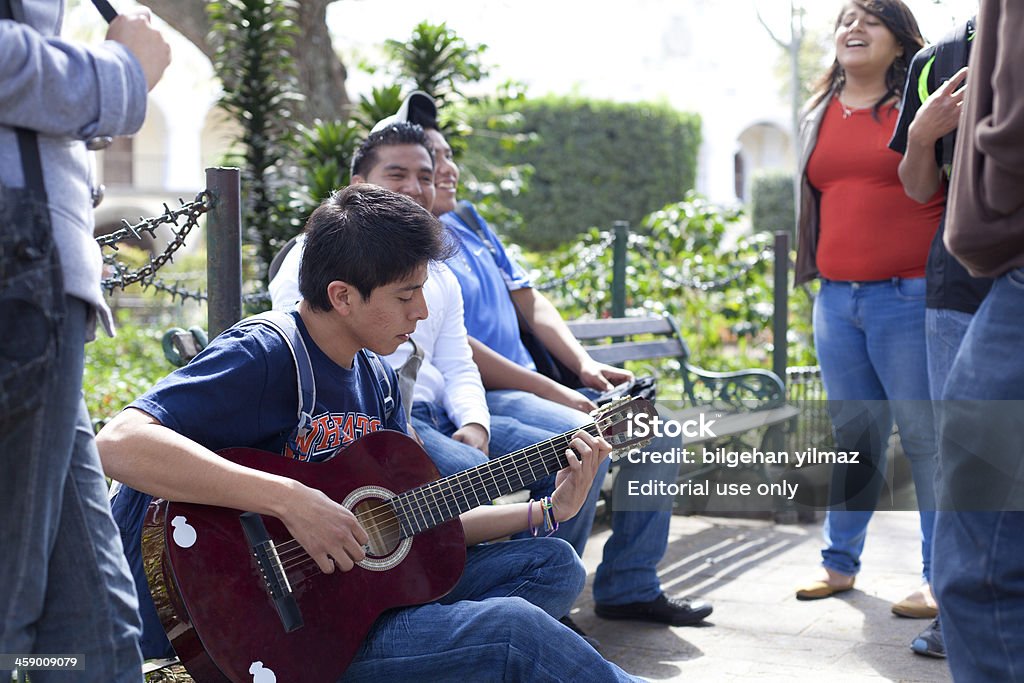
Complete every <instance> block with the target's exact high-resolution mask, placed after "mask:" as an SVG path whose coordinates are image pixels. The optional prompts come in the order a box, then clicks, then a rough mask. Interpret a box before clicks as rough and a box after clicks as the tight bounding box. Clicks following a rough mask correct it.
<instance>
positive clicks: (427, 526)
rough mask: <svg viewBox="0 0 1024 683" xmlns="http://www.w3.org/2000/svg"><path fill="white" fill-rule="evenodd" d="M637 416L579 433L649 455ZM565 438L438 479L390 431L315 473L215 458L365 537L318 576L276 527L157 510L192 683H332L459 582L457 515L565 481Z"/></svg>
mask: <svg viewBox="0 0 1024 683" xmlns="http://www.w3.org/2000/svg"><path fill="white" fill-rule="evenodd" d="M640 413H645V414H647V415H649V416H653V406H651V404H650V403H649V402H648V401H646V400H643V399H625V400H622V401H619V402H616V403H612V404H609V405H608V406H605V407H604V408H603V409H600V410H599V411H597V412H596V413H595V422H594V423H591V424H589V425H587V426H585V427H582V429H584V430H585V431H587V432H589V433H590V434H593V435H595V436H597V435H601V436H603V437H604V438H605V439H607V440H608V441H609V443H611V444H612V447H613V448H614V449H616V451H617V452H621V451H622V450H623V449H628V448H631V447H636V446H638V445H640V443H641V442H642V441H645V440H641V439H637V438H633V437H632V436H631V430H630V429H629V428H628V425H629V422H630V421H631V419H632V417H633V416H634V415H637V414H640ZM573 433H575V432H567V433H565V434H561V435H559V436H556V437H554V438H553V439H551V440H549V441H545V442H543V443H539V444H536V445H534V446H530V447H529V448H525V449H523V450H520V451H516V452H515V453H510V454H508V455H506V456H503V457H501V458H495V459H494V460H491V461H490V462H488V463H485V464H483V465H480V466H479V467H475V468H472V469H469V470H465V471H463V472H459V473H458V474H455V475H452V476H450V477H445V478H444V479H438V478H437V477H438V475H437V469H436V468H435V467H434V465H433V463H432V462H431V461H430V459H429V458H428V457H427V454H426V453H425V452H424V451H423V449H422V448H420V446H419V445H418V444H417V443H416V442H415V441H413V440H412V439H410V438H409V437H407V436H405V435H404V434H400V433H398V432H393V431H380V432H374V433H372V434H369V435H367V436H364V437H363V438H361V439H359V440H358V441H356V442H355V443H353V444H351V445H350V446H348V447H347V448H345V449H344V450H343V451H341V452H339V453H338V454H337V455H335V456H334V457H333V458H331V459H329V460H326V461H324V462H320V463H307V462H299V461H296V460H291V459H289V458H284V457H281V456H279V455H274V454H271V453H266V452H263V451H258V450H254V449H247V448H234V449H228V450H226V451H221V453H220V455H222V456H224V457H225V458H227V459H229V460H231V461H233V462H236V463H239V464H241V465H245V466H247V467H252V468H255V469H259V470H264V471H266V472H272V473H274V474H279V475H282V476H285V477H289V478H291V479H295V480H297V481H300V482H302V483H303V484H306V485H308V486H314V487H316V488H318V489H320V490H321V491H323V492H324V493H326V494H327V495H328V496H329V497H330V498H331V499H332V500H335V501H337V502H339V503H341V504H342V505H344V506H345V507H347V508H348V509H350V510H352V512H353V513H354V514H355V515H356V517H357V518H358V519H359V521H360V523H361V524H362V526H363V527H364V528H365V529H366V531H367V533H368V534H369V536H370V541H369V543H368V544H367V549H366V559H365V560H363V561H362V562H360V563H359V564H357V565H356V567H355V568H353V569H352V570H351V571H348V572H340V571H336V572H334V573H333V574H323V573H322V572H321V571H320V569H319V567H318V566H317V565H316V563H315V562H314V561H313V559H312V558H311V557H310V556H309V555H308V554H307V553H306V552H305V551H304V550H303V548H302V546H300V545H299V544H298V542H296V541H295V540H294V539H293V538H291V536H290V535H289V534H288V531H287V529H286V528H285V526H284V525H283V524H282V523H281V522H280V521H279V520H278V519H276V518H274V517H263V516H260V515H256V514H253V513H243V512H241V511H239V510H231V509H227V508H220V507H213V506H208V505H195V504H190V503H174V502H167V501H163V500H157V501H154V502H153V503H152V504H151V505H150V508H149V511H148V513H147V517H146V524H145V526H144V528H143V534H142V549H143V557H144V566H145V569H146V575H147V578H148V580H149V586H150V590H151V592H152V594H153V600H154V602H155V603H156V607H157V613H158V614H159V615H160V619H161V621H162V623H163V626H164V629H165V630H166V631H167V636H168V638H169V639H170V641H171V644H172V645H173V646H174V650H175V652H176V653H177V655H178V657H179V659H180V660H181V662H182V664H184V666H185V668H186V669H187V670H188V672H189V673H190V674H191V675H192V677H193V678H194V679H195V680H196V681H197V682H198V683H211V682H214V681H234V682H236V683H241V682H243V681H244V682H246V683H250V682H252V683H273V682H275V681H276V682H279V683H291V682H293V681H304V682H305V681H310V682H316V681H336V680H337V679H338V678H339V677H340V676H341V675H342V674H343V673H344V672H345V669H346V668H347V666H348V664H349V662H351V661H352V658H353V657H354V656H355V653H356V652H357V651H358V649H359V646H360V645H361V643H362V641H363V639H364V638H365V637H366V633H367V632H368V631H369V629H370V627H371V626H372V625H373V622H374V620H376V618H377V617H378V616H379V615H380V614H381V613H382V612H384V611H385V610H388V609H392V608H394V607H402V606H407V605H418V604H423V603H426V602H430V601H431V600H436V599H438V598H440V597H441V596H443V595H445V594H446V593H447V592H448V591H450V590H451V589H452V588H453V587H454V586H455V584H456V582H458V580H459V578H460V577H461V575H462V570H463V568H464V565H465V561H466V546H465V538H464V535H463V531H462V524H461V522H460V521H459V519H458V515H459V514H461V513H463V512H466V511H467V510H470V509H472V508H474V507H477V506H478V505H483V504H486V503H489V502H490V501H492V500H493V499H495V498H497V497H498V496H501V495H505V494H507V493H511V492H513V491H518V490H520V489H522V488H524V487H525V486H527V485H529V484H531V483H533V482H534V481H537V480H538V479H541V478H542V477H544V476H546V475H548V474H550V473H552V472H557V471H558V470H560V469H562V468H564V467H565V466H566V464H567V463H566V457H565V450H566V448H567V447H568V443H569V441H570V439H571V438H572V434H573ZM616 455H617V453H613V457H616Z"/></svg>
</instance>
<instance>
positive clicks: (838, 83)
mask: <svg viewBox="0 0 1024 683" xmlns="http://www.w3.org/2000/svg"><path fill="white" fill-rule="evenodd" d="M850 5H856V6H857V7H860V8H861V9H862V10H864V11H865V12H867V13H868V14H870V15H872V16H875V17H877V18H878V19H879V20H880V21H881V22H882V23H883V24H885V27H886V28H887V29H889V30H890V31H891V32H892V34H893V35H894V36H895V37H896V42H897V43H899V44H900V46H901V47H902V48H903V54H901V55H899V56H898V57H896V59H895V60H894V61H893V63H892V64H891V65H889V70H888V71H886V73H885V86H886V91H885V94H884V95H882V96H881V97H880V98H879V99H878V101H877V102H875V105H874V112H873V113H874V115H875V117H876V118H877V117H878V110H879V109H880V108H881V107H882V105H883V104H885V103H886V102H888V101H889V100H891V99H893V98H894V97H900V96H901V95H902V94H903V86H904V84H905V83H906V80H907V71H908V69H909V68H910V60H912V59H913V58H914V55H915V54H917V52H918V51H919V50H920V49H921V48H923V47H924V38H923V37H921V29H920V28H918V26H917V19H915V18H914V13H913V12H911V11H910V8H909V7H907V6H906V5H905V4H903V2H902V1H901V0H853V1H852V2H849V3H844V4H843V7H842V9H840V10H839V16H838V17H836V23H835V26H834V27H833V31H835V29H837V28H839V24H840V23H841V22H842V21H843V16H845V14H846V12H847V10H848V9H849V6H850ZM845 81H846V73H845V72H844V71H843V67H842V65H840V64H839V59H838V58H836V59H835V60H833V62H832V66H831V67H830V68H829V70H828V71H827V72H825V74H824V75H823V76H822V77H821V79H819V81H818V82H817V84H815V87H814V94H813V95H811V103H810V106H809V108H811V109H813V108H814V107H816V106H817V105H819V104H821V103H822V102H823V101H824V100H826V99H828V98H829V97H831V96H832V95H833V94H835V93H837V92H839V91H840V90H842V87H843V83H845Z"/></svg>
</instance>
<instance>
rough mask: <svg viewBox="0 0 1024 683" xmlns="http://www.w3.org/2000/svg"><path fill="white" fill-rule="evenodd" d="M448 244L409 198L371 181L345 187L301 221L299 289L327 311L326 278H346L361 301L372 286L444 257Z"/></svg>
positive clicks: (441, 229)
mask: <svg viewBox="0 0 1024 683" xmlns="http://www.w3.org/2000/svg"><path fill="white" fill-rule="evenodd" d="M454 246H455V245H454V244H453V243H452V241H451V238H450V237H449V236H448V231H447V230H446V229H445V228H444V227H443V226H442V225H441V223H440V221H438V220H437V219H436V218H435V217H434V216H433V215H432V214H431V213H430V212H429V211H427V210H426V209H424V208H423V207H422V206H420V205H419V204H417V203H416V202H414V201H413V200H412V199H409V198H408V197H406V196H405V195H400V194H398V193H396V192H391V191H390V190H386V189H384V188H383V187H378V186H377V185H369V184H357V185H349V186H348V187H346V188H344V189H343V190H340V191H338V192H334V193H332V194H331V196H330V197H328V198H327V199H325V200H324V202H323V203H322V204H320V206H319V207H317V209H316V210H315V211H314V212H313V214H312V215H311V216H310V217H309V220H308V221H306V245H305V248H304V250H303V253H302V261H301V262H300V264H299V292H301V293H302V297H303V298H304V299H305V300H306V301H307V302H309V305H310V306H311V307H312V308H313V310H319V311H329V310H330V309H331V303H330V300H329V299H328V296H327V286H328V285H329V284H330V283H331V282H334V281H335V280H342V281H344V282H347V283H348V284H350V285H352V286H353V287H355V288H356V289H357V290H358V291H359V293H360V295H362V297H363V300H366V299H369V298H370V294H371V293H372V292H373V290H374V289H376V288H378V287H381V286H384V285H387V284H390V283H392V282H397V281H399V280H402V279H403V278H406V277H408V276H409V275H411V274H412V273H413V272H414V271H415V270H416V269H417V268H418V267H420V266H422V265H424V264H426V263H428V262H430V261H444V260H446V259H448V258H450V257H451V256H452V254H453V253H454V251H455V249H454Z"/></svg>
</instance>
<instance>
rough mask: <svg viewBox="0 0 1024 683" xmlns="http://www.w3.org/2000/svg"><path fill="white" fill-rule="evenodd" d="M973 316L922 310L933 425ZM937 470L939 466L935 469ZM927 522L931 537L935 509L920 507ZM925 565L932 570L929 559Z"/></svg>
mask: <svg viewBox="0 0 1024 683" xmlns="http://www.w3.org/2000/svg"><path fill="white" fill-rule="evenodd" d="M973 317H974V315H973V314H971V313H964V312H963V311H956V310H953V309H951V308H929V309H926V310H925V341H926V343H927V347H928V388H929V395H930V396H931V399H932V405H933V407H934V408H935V424H936V426H937V425H938V424H939V420H940V414H939V413H940V412H941V411H940V408H939V406H940V401H941V400H942V391H943V389H944V388H945V386H946V379H947V378H948V377H949V371H950V369H952V367H953V362H954V361H955V360H956V354H957V352H958V351H959V350H960V345H961V344H962V343H963V341H964V336H965V335H966V334H967V327H968V326H969V325H970V324H971V319H972V318H973ZM936 469H938V468H936ZM925 525H928V526H930V527H931V528H932V530H933V531H932V533H933V536H932V538H934V528H935V510H923V509H922V510H921V527H922V528H924V527H925ZM924 538H925V542H924V543H923V544H922V547H921V550H922V552H924V553H925V557H926V558H928V557H929V553H930V552H931V550H932V548H931V546H932V545H933V543H929V540H930V539H929V537H928V536H925V537H924ZM925 566H926V567H927V568H928V569H929V571H930V569H931V565H930V562H929V563H926V564H925Z"/></svg>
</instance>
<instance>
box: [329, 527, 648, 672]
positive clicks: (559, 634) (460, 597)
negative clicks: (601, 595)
mask: <svg viewBox="0 0 1024 683" xmlns="http://www.w3.org/2000/svg"><path fill="white" fill-rule="evenodd" d="M585 578H586V570H585V569H584V568H583V564H582V563H581V562H580V559H579V557H578V556H577V555H576V553H575V551H573V549H572V548H571V547H569V545H568V544H566V543H565V542H564V541H560V540H558V539H550V538H537V539H534V538H531V539H528V540H521V541H506V542H504V543H492V544H485V545H480V546H476V547H474V548H470V549H469V553H468V557H467V559H466V570H465V572H464V573H463V575H462V579H461V580H460V581H459V583H458V585H456V587H455V588H454V589H453V590H452V592H451V593H449V594H448V595H446V596H445V597H444V598H443V599H441V600H439V601H437V602H434V603H430V604H428V605H422V606H420V607H411V608H407V609H400V610H395V611H392V612H388V613H386V614H384V615H383V616H381V617H380V618H379V619H377V622H376V623H375V624H374V626H373V629H372V630H371V631H370V634H369V635H368V636H367V639H366V642H365V643H364V644H363V647H362V649H361V650H360V652H359V654H358V655H357V656H356V659H355V660H354V661H353V662H352V665H351V666H350V667H349V669H348V671H347V672H346V673H345V676H344V678H343V680H345V681H381V680H384V681H394V680H430V681H459V682H460V683H461V682H465V681H484V680H486V681H499V680H500V681H527V680H551V681H557V680H565V681H575V680H588V681H634V680H637V679H635V678H633V677H632V676H630V675H628V674H626V673H625V672H624V671H622V670H621V669H619V668H618V667H617V666H615V665H614V664H612V663H610V662H608V661H606V660H605V659H604V657H602V656H601V655H599V654H598V653H597V652H596V651H595V650H594V649H593V648H591V647H590V646H589V645H588V644H587V643H586V641H584V640H583V639H582V638H580V637H579V636H578V635H576V634H575V633H573V632H572V631H571V630H569V629H568V628H566V627H565V626H563V625H562V624H559V623H558V622H557V621H556V620H555V619H553V618H552V617H553V616H559V615H562V614H566V613H567V612H568V611H569V608H570V607H571V606H572V604H573V601H574V600H575V599H576V596H577V595H578V594H579V592H580V590H581V589H582V588H583V583H584V580H585Z"/></svg>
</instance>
